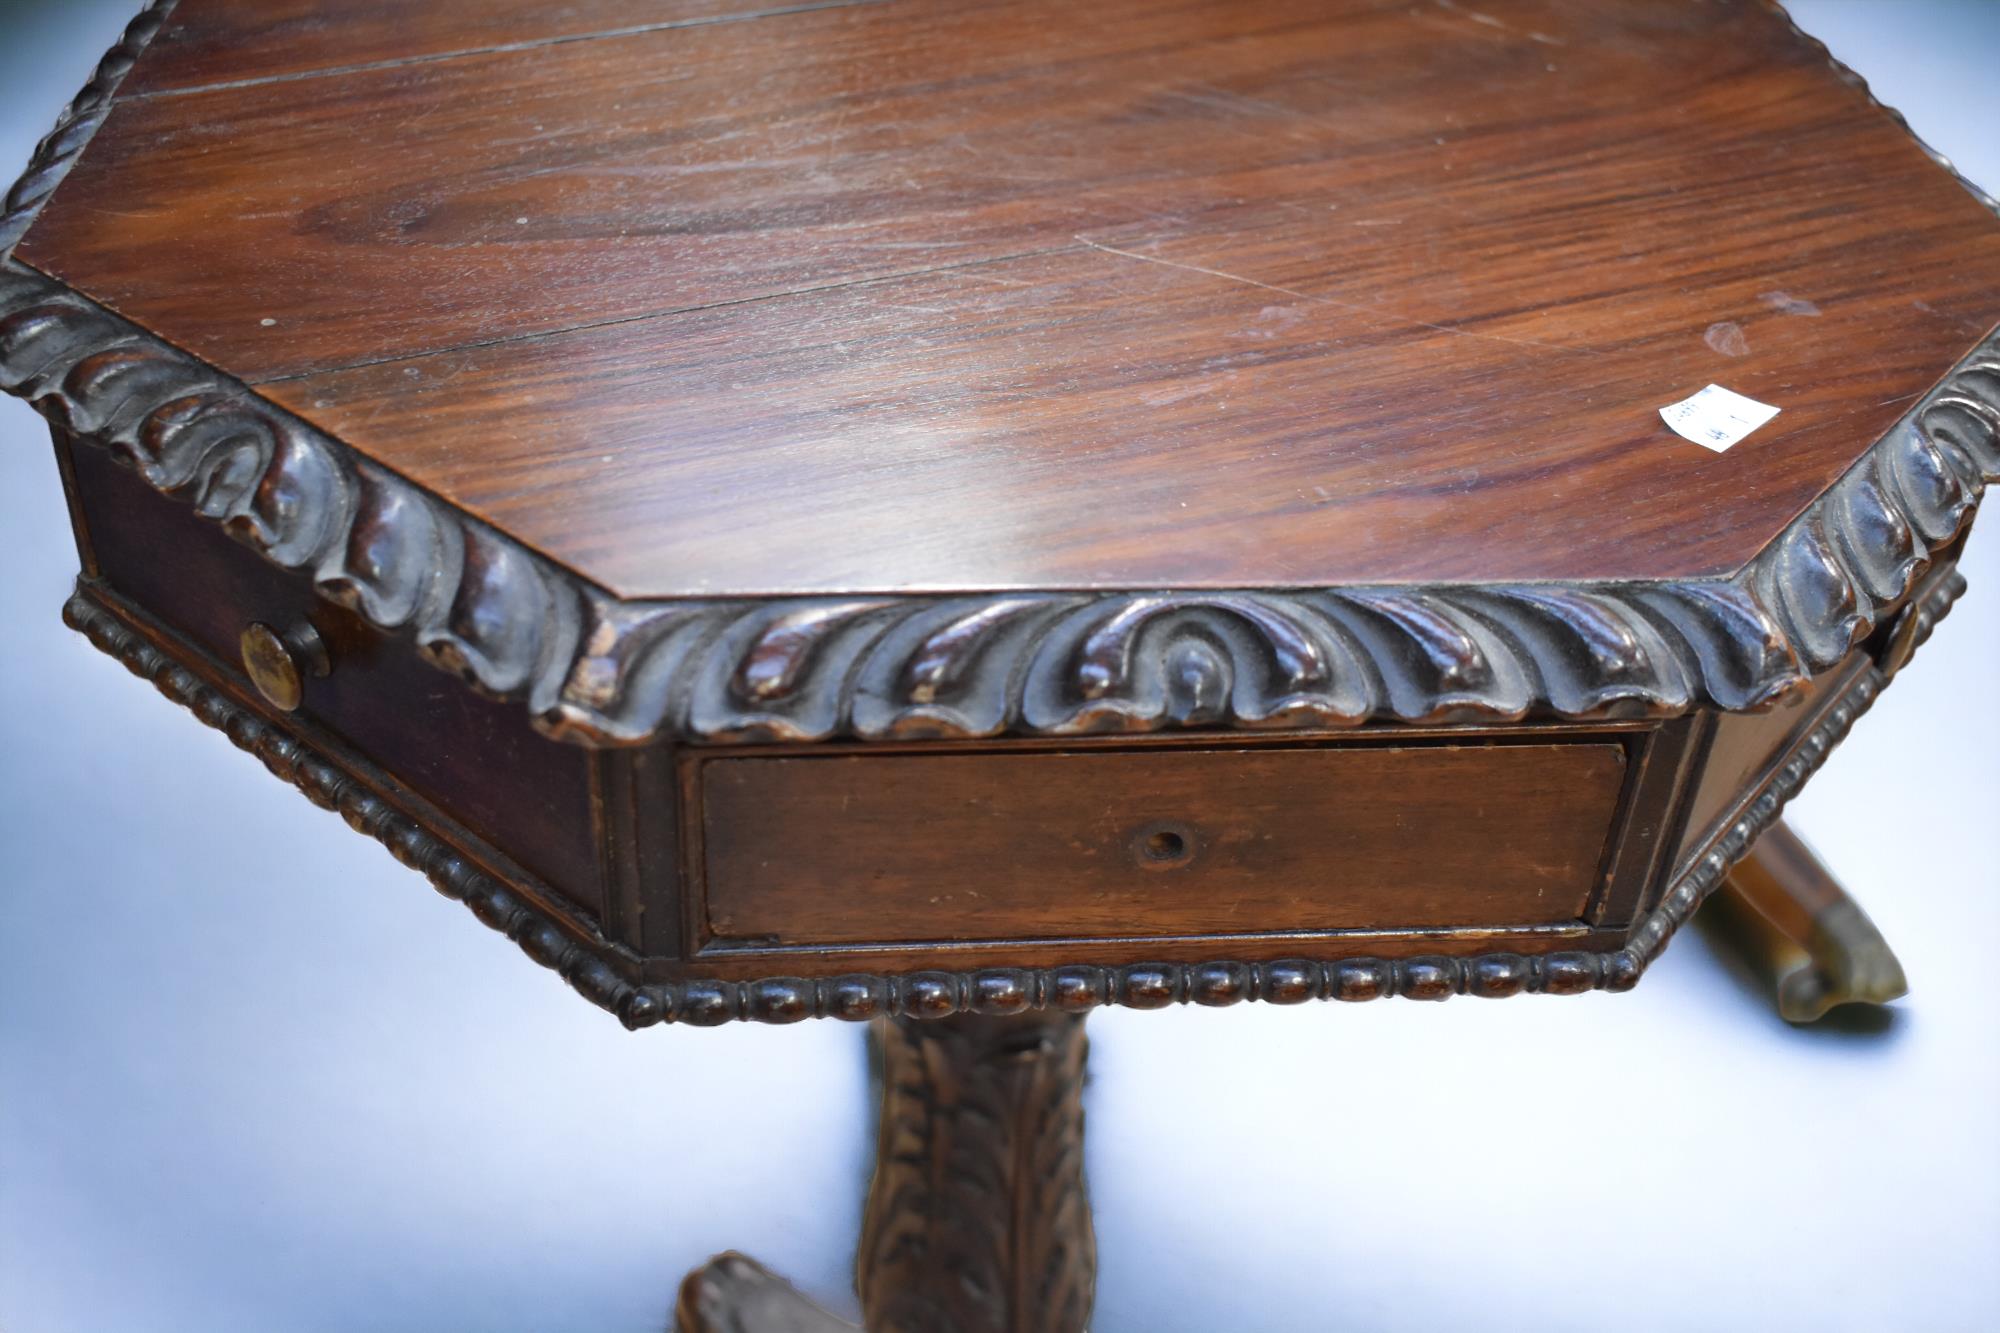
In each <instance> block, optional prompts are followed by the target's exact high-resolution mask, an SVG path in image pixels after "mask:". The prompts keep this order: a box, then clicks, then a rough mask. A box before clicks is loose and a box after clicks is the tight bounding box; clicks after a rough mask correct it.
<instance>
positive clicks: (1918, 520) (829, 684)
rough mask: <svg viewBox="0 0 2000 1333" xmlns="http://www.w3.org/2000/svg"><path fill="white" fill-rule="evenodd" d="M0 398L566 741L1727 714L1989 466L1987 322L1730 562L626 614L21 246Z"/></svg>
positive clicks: (1999, 351)
mask: <svg viewBox="0 0 2000 1333" xmlns="http://www.w3.org/2000/svg"><path fill="white" fill-rule="evenodd" d="M0 387H4V388H5V389H7V390H8V391H9V392H11V393H15V394H18V395H20V396H22V397H25V398H27V399H28V400H29V401H30V402H31V403H32V404H33V405H34V406H35V407H36V409H37V410H39V411H40V412H41V413H42V414H43V415H44V416H46V417H48V418H49V419H50V420H51V421H53V422H55V423H56V424H57V425H59V426H62V427H64V428H66V429H68V430H70V431H72V432H74V433H76V434H77V435H78V436H80V437H82V438H83V439H85V440H87V441H90V442H92V443H94V444H96V445H98V446H100V447H103V448H106V449H109V450H110V451H111V452H112V453H113V454H114V455H115V456H116V457H118V458H119V459H120V460H122V461H123V462H125V463H127V464H129V465H130V466H132V467H133V468H135V469H136V470H137V471H138V472H139V473H140V474H141V475H142V476H143V477H145V479H146V480H147V481H148V482H149V483H150V484H151V485H153V486H154V487H155V488H156V489H158V490H159V491H161V492H163V493H165V494H168V495H172V496H177V497H179V498H181V499H183V500H185V501H187V502H189V503H191V504H193V505H194V506H195V507H196V508H197V509H198V510H199V511H200V512H201V513H202V514H204V515H206V516H207V517H209V518H211V519H214V520H216V521H218V522H220V523H221V524H222V525H223V526H224V528H225V529H226V530H227V531H228V532H229V533H230V534H231V535H233V536H235V537H237V538H238V539H240V540H242V541H243V542H245V543H247V544H248V545H249V546H251V547H252V548H254V549H255V550H257V551H259V552H261V553H262V554H263V555H265V556H266V557H267V558H269V559H270V560H272V561H273V562H275V563H276V564H278V565H280V566H283V567H284V568H287V569H291V570H298V571H304V572H306V573H308V574H309V575H310V577H311V579H312V581H313V586H314V587H315V588H316V589H317V590H318V592H319V593H320V594H321V595H322V596H324V597H326V598H328V599H329V600H331V601H334V602H336V603H339V604H340V605H343V606H346V607H349V608H351V609H352V610H354V611H355V612H357V613H358V614H360V615H361V616H363V617H364V618H365V619H367V620H368V621H370V622H371V623H373V624H374V625H376V626H378V627H380V628H382V629H384V630H386V631H390V632H398V633H407V634H409V635H410V636H411V638H412V639H413V640H414V643H415V646H416V649H417V651H418V652H419V653H420V654H422V655H423V656H424V657H425V658H427V659H428V660H430V661H431V662H433V663H434V664H436V665H438V666H440V667H442V668H444V669H446V670H448V671H451V672H453V673H455V674H457V675H459V676H460V677H462V678H463V679H465V680H466V681H468V682H469V683H471V684H472V685H473V686H474V687H476V688H477V689H479V690H481V691H482V692H484V693H486V694H489V695H495V696H500V697H510V698H519V699H524V700H525V701H526V702H527V705H528V708H529V710H530V713H531V716H532V718H533V720H534V722H535V725H536V726H538V727H539V728H540V729H541V730H543V731H544V732H546V733H548V734H550V735H553V736H556V737H558V738H562V739H569V740H575V741H579V742H581V743H584V744H589V745H611V744H632V743H640V742H644V741H648V740H651V739H654V738H657V737H662V736H672V737H678V738H683V739H689V740H697V741H727V740H774V741H786V742H809V741H818V740H825V739H829V738H833V737H840V736H855V737H860V738H863V739H885V738H906V737H982V736H992V735H999V734H1002V733H1012V734H1023V733H1025V734H1044V735H1066V734H1076V733H1086V732H1110V731H1146V730H1156V729H1161V728H1166V727H1174V726H1194V725H1210V726H1213V725H1224V726H1231V727H1242V728H1252V727H1299V726H1313V727H1338V726H1351V725H1356V724H1359V723H1363V722H1368V721H1378V720H1396V721H1406V722H1426V723H1433V722H1481V721H1513V720H1516V719H1519V718H1521V717H1524V716H1527V715H1529V714H1537V715H1545V716H1546V715H1553V716H1557V717H1564V718H1582V719H1601V718H1615V717H1659V716H1670V715H1673V714H1676V713H1680V712H1684V711H1686V710H1687V709H1689V708H1691V707H1695V706H1698V705H1703V704H1713V705H1715V706H1717V707H1720V708H1723V709H1728V710H1732V711H1734V710H1743V709H1753V708H1758V707H1762V706H1764V705H1767V704H1769V703H1772V702H1774V701H1776V700H1777V699H1779V698H1782V697H1784V696H1785V695H1787V694H1789V693H1790V692H1792V691H1793V690H1795V689H1797V688H1798V687H1799V686H1800V685H1802V683H1803V682H1804V681H1805V680H1806V679H1807V677H1808V676H1810V675H1811V674H1812V673H1814V672H1817V671H1819V670H1822V669H1824V668H1826V667H1828V666H1830V665H1831V664H1833V663H1834V662H1837V661H1839V660H1840V658H1841V657H1843V656H1844V655H1845V654H1846V653H1847V651H1848V650H1849V649H1850V648H1851V647H1852V645H1853V644H1855V643H1856V642H1858V641H1859V640H1860V639H1861V638H1862V637H1863V636H1865V635H1866V634H1867V633H1868V632H1869V631H1870V630H1871V629H1872V628H1873V627H1874V625H1875V623H1876V622H1877V620H1878V619H1880V618H1881V617H1882V615H1883V614H1884V613H1885V612H1886V611H1888V610H1890V609H1892V608H1893V607H1894V606H1896V605H1897V604H1898V603H1899V602H1901V601H1902V599H1904V598H1905V597H1907V595H1908V594H1909V592H1910V589H1911V588H1912V587H1913V586H1914V585H1915V583H1916V581H1917V580H1918V578H1919V577H1920V576H1921V575H1922V573H1923V572H1924V570H1925V569H1926V568H1927V567H1928V565H1929V562H1930V561H1931V559H1932V558H1933V557H1934V555H1935V554H1936V553H1937V552H1938V551H1939V550H1940V549H1941V548H1942V547H1944V546H1946V545H1948V544H1949V543H1951V542H1952V541H1953V540H1955V539H1956V538H1957V537H1958V535H1959V534H1960V532H1961V531H1962V530H1963V528H1964V526H1965V524H1966V523H1967V521H1968V520H1969V519H1970V516H1971V514H1972V511H1973V509H1974V507H1975V506H1976V504H1977V502H1978V499H1979V496H1980V494H1981V492H1982V491H1983V489H1984V487H1985V485H1986V483H1987V481H1989V480H1990V479H1992V478H1993V477H1995V476H1996V475H2000V336H1996V337H1993V338H1989V339H1988V340H1987V341H1986V342H1984V343H1982V344H1981V345H1980V347H1979V348H1978V349H1977V350H1975V352H1974V353H1973V354H1972V355H1971V356H1970V357H1968V358H1967V359H1966V360H1965V361H1963V362H1961V363H1960V365H1959V366H1958V368H1957V369H1956V370H1955V371H1954V373H1953V374H1952V375H1951V376H1949V377H1948V378H1947V379H1946V380H1945V381H1944V382H1943V383H1941V384H1940V385H1939V386H1938V387H1937V388H1936V389H1934V390H1932V391H1931V392H1930V393H1929V394H1927V395H1925V397H1924V398H1923V399H1922V400H1921V401H1920V402H1919V403H1918V404H1917V406H1916V407H1915V408H1914V409H1913V410H1912V411H1911V412H1910V413H1909V414H1908V415H1907V416H1905V418H1904V419H1903V420H1902V421H1901V422H1900V423H1899V424H1898V425H1897V427H1896V428H1895V429H1894V430H1892V431H1891V432H1890V433H1889V434H1888V435H1887V436H1886V437H1884V439H1883V440H1882V441H1880V442H1879V443H1878V444H1877V445H1876V446H1875V447H1874V448H1872V449H1871V450H1870V451H1869V452H1868V454H1867V455H1866V456H1865V457H1864V458H1863V459H1862V460H1861V461H1860V462H1859V463H1857V464H1856V465H1855V466H1854V467H1853V468H1852V469H1851V470H1850V471H1848V472H1847V473H1846V474H1845V475H1843V476H1842V477H1841V478H1840V479H1839V480H1838V481H1837V482H1836V483H1835V484H1834V485H1833V487H1832V488H1831V489H1829V490H1828V492H1827V493H1826V494H1825V495H1823V496H1822V497H1821V498H1820V499H1819V500H1818V501H1816V502H1815V503H1814V504H1813V505H1812V506H1811V507H1810V508H1809V509H1807V510H1806V511H1805V512H1804V513H1803V514H1802V515H1801V516H1800V517H1799V518H1798V519H1796V520H1795V521H1794V522H1793V523H1792V524H1791V526H1790V527H1788V528H1787V529H1786V530H1785V532H1784V533H1783V534H1782V535H1781V537H1780V538H1779V539H1778V540H1777V541H1776V542H1774V543H1773V544H1772V545H1771V546H1770V547H1769V548H1767V550H1766V551H1765V552H1764V553H1763V554H1762V555H1760V556H1759V557H1758V558H1757V559H1756V560H1755V561H1753V562H1752V563H1751V564H1750V565H1749V566H1747V567H1746V568H1745V569H1744V570H1742V571H1740V572H1739V573H1738V574H1737V575H1736V576H1734V577H1732V578H1729V579H1718V580H1712V581H1693V582H1682V583H1624V584H1596V585H1578V586H1553V585H1545V584H1514V585H1461V586H1433V587H1387V586H1384V587H1368V586H1358V587H1344V588H1325V589H1307V590H1290V591H1237V592H1188V591H1156V592H1147V591H1136V592H1115V593H1020V594H1014V593H1005V594H981V595H970V596H893V597H890V596H885V597H845V598H843V597H812V598H787V599H776V600H714V601H673V602H668V601H630V602H627V601H620V600H618V599H616V598H613V597H612V596H610V595H609V594H607V593H605V592H604V591H602V590H601V589H598V588H596V587H594V586H592V585H590V584H589V583H587V582H586V581H585V580H582V579H580V578H578V577H577V576H575V575H574V574H572V573H570V572H569V571H566V570H564V569H562V568H560V567H558V566H557V565H555V564H554V563H553V562H551V561H549V560H547V559H545V558H543V557H541V556H540V555H538V554H536V553H533V552H531V551H529V550H528V549H527V548H526V547H524V546H522V545H521V544H519V543H518V542H515V541H513V540H512V539H510V538H507V537H504V536H502V535H501V534H499V533H498V532H496V531H494V530H493V529H492V528H489V527H487V526H485V525H484V524H481V523H479V522H477V521H476V520H473V519H471V518H469V517H468V516H466V515H464V514H462V513H460V512H458V511H457V510H455V509H454V508H452V507H451V506H449V505H447V504H445V503H444V502H442V501H440V500H438V499H437V498H435V497H433V496H431V495H429V494H428V493H426V492H424V491H422V490H421V489H419V488H418V487H416V486H414V485H412V484H411V483H409V482H407V481H405V480H403V479H402V478H400V477H398V476H396V475H394V474H392V473H390V472H389V471H387V470H385V469H383V468H381V467H379V466H378V465H376V464H375V463H373V462H372V461H370V460H368V459H367V458H365V457H362V456H360V455H358V454H356V453H355V452H354V451H352V450H350V449H349V448H348V447H347V446H346V445H344V444H342V443H340V442H339V441H337V440H335V439H333V438H332V437H330V436H328V435H326V434H324V433H322V432H320V431H318V430H316V429H314V428H313V427H311V426H309V425H307V424H306V423H305V422H303V421H301V420H299V419H297V418H295V417H293V416H291V415H289V414H288V413H285V412H283V411H281V410H280V409H278V408H276V407H273V406H272V405H270V404H268V403H266V402H264V401H263V400H261V399H259V398H257V397H256V396H255V395H254V394H252V393H251V392H250V390H249V389H247V388H245V387H244V386H243V385H241V384H238V383H236V382H234V381H232V380H229V379H228V378H226V377H224V376H222V375H220V374H219V373H218V372H216V371H215V370H214V369H212V368H210V367H208V366H206V365H204V364H202V363H201V362H199V361H196V360H194V359H193V358H191V357H189V356H187V355H186V354H184V353H182V352H180V351H178V350H176V349H174V348H171V347H169V346H167V345H166V344H164V343H162V342H160V341H159V340H157V339H154V338H152V337H151V336H150V335H147V334H146V333H144V332H143V331H141V330H140V329H138V328H137V327H135V326H133V325H131V324H129V323H127V322H126V321H125V320H123V319H121V318H120V317H118V316H116V315H114V314H112V313H111V312H109V311H106V310H104V309H102V308H101V307H98V306H96V305H94V304H93V303H91V302H90V301H88V300H87V299H85V298H83V297H80V296H78V295H76V294H75V293H72V292H70V291H68V290H67V289H65V288H63V287H61V286H60V285H59V284H57V283H55V282H52V281H50V280H49V279H48V278H46V277H44V276H42V275H41V274H39V273H36V272H34V271H33V270H31V269H28V268H25V267H23V266H20V265H17V264H10V265H8V266H7V267H5V268H4V269H0Z"/></svg>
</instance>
